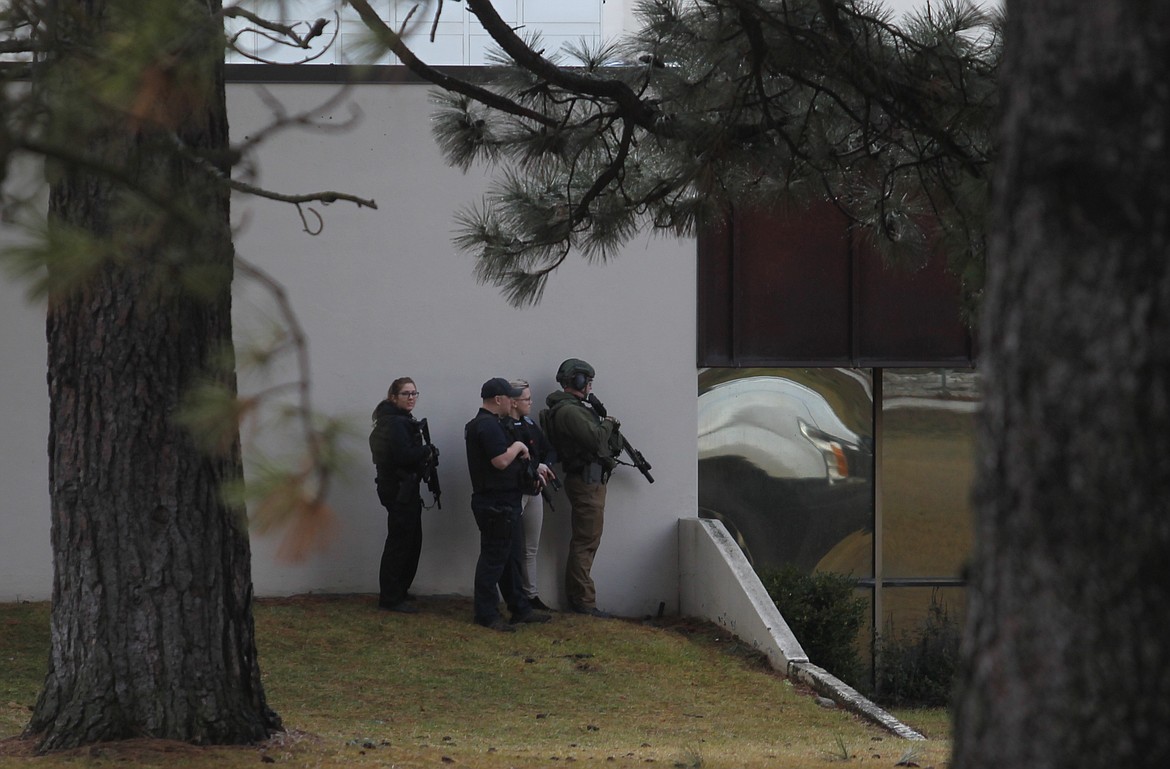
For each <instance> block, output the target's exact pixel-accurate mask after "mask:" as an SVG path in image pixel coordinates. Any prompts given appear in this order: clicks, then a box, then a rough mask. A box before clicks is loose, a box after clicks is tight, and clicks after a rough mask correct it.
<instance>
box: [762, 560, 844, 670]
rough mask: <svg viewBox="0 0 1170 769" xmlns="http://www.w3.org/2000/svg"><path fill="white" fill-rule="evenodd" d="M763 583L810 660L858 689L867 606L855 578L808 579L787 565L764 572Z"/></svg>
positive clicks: (822, 574)
mask: <svg viewBox="0 0 1170 769" xmlns="http://www.w3.org/2000/svg"><path fill="white" fill-rule="evenodd" d="M760 579H761V581H762V582H763V583H764V588H765V589H766V590H767V591H768V595H769V597H771V599H772V601H773V602H774V603H775V604H776V608H777V609H779V610H780V613H781V614H782V615H784V619H785V621H787V622H788V627H789V628H791V629H792V632H793V633H794V634H795V635H796V639H797V640H798V641H800V645H801V646H802V647H804V650H805V652H806V653H807V654H808V658H809V661H811V662H812V663H813V664H814V665H819V666H821V667H823V668H824V669H825V670H827V671H829V672H830V673H832V674H833V675H835V676H837V677H838V678H840V679H841V680H842V681H845V682H846V683H849V684H852V685H855V686H856V684H857V679H858V678H859V677H860V675H861V670H862V665H861V657H860V656H859V654H858V651H857V634H858V632H859V631H860V630H861V626H862V623H863V622H864V621H865V611H866V607H867V603H866V601H865V599H864V598H861V597H859V596H858V595H857V594H856V592H855V590H856V587H857V585H856V581H855V580H854V579H853V577H850V576H847V575H845V574H832V573H829V572H817V573H814V574H804V573H802V572H801V571H799V570H798V569H797V568H796V567H794V566H785V567H783V568H781V569H777V570H774V571H767V572H764V573H762V574H761V575H760Z"/></svg>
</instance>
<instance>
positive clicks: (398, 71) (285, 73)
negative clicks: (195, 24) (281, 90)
mask: <svg viewBox="0 0 1170 769" xmlns="http://www.w3.org/2000/svg"><path fill="white" fill-rule="evenodd" d="M435 69H436V70H438V71H439V72H442V73H444V74H447V75H452V76H454V77H458V78H460V79H462V80H470V81H472V82H475V81H482V80H484V79H486V78H487V77H488V73H489V72H490V71H491V70H492V69H494V68H493V67H463V66H460V67H435ZM224 76H225V78H226V80H227V82H228V83H426V82H427V81H426V80H424V79H423V78H421V77H419V76H418V75H416V74H414V73H413V72H411V71H410V70H409V69H407V68H406V67H404V66H402V65H400V64H395V65H390V64H378V65H364V64H363V65H359V64H225V65H224Z"/></svg>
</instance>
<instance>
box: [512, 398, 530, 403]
mask: <svg viewBox="0 0 1170 769" xmlns="http://www.w3.org/2000/svg"><path fill="white" fill-rule="evenodd" d="M512 400H514V401H520V402H521V403H532V399H531V398H513V399H512Z"/></svg>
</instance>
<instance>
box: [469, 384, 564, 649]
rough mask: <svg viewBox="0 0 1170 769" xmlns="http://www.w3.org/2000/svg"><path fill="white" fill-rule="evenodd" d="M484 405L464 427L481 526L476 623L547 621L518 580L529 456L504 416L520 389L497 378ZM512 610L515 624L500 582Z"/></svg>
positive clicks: (500, 625) (497, 625)
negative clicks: (507, 616)
mask: <svg viewBox="0 0 1170 769" xmlns="http://www.w3.org/2000/svg"><path fill="white" fill-rule="evenodd" d="M479 394H480V398H482V399H483V405H482V406H481V407H480V409H479V411H478V412H477V413H476V415H475V418H474V419H472V420H471V421H470V422H468V423H467V424H466V425H465V426H464V428H463V437H464V440H465V442H466V444H467V469H468V472H469V473H470V474H471V489H472V493H471V512H472V513H473V514H474V515H475V523H476V526H478V527H479V560H478V561H477V562H476V564H475V592H474V596H475V597H474V607H475V608H474V611H475V621H476V623H478V624H480V625H483V626H484V627H487V628H491V629H492V630H499V631H504V632H511V631H514V630H515V629H516V628H515V627H514V624H517V623H528V622H547V621H548V620H549V619H550V617H549V615H548V614H542V613H538V612H535V611H533V609H532V607H531V605H529V603H528V599H527V598H525V597H524V593H523V591H522V590H521V585H520V561H521V559H522V558H523V557H524V530H523V529H522V528H521V525H520V510H521V500H522V497H523V492H522V491H521V479H522V463H521V462H518V461H517V460H523V461H524V462H526V461H527V460H528V447H527V446H526V445H525V444H524V442H523V441H518V440H511V439H509V437H508V434H507V432H506V430H505V426H504V423H503V421H502V420H503V419H505V418H508V417H509V414H510V413H511V410H512V400H513V399H514V398H517V397H519V396H520V394H521V391H520V390H518V389H516V388H514V387H512V386H511V385H510V384H509V383H508V380H506V379H504V378H502V377H495V378H493V379H489V380H488V381H486V382H484V383H483V387H481V388H480V393H479ZM497 585H498V586H499V589H500V593H502V594H503V596H504V602H505V603H506V604H507V606H508V609H509V610H510V611H511V615H512V616H511V624H509V623H508V622H506V621H505V620H504V618H503V617H501V616H500V611H499V598H498V595H499V594H498V593H497V592H496V586H497Z"/></svg>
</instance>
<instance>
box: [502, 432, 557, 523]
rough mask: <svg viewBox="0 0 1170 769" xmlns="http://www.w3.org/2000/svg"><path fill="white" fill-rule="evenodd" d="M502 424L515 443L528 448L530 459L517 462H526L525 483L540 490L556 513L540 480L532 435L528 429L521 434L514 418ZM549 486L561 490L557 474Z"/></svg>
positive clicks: (550, 508)
mask: <svg viewBox="0 0 1170 769" xmlns="http://www.w3.org/2000/svg"><path fill="white" fill-rule="evenodd" d="M500 422H501V424H503V425H504V432H506V433H507V434H508V437H509V438H511V439H512V440H514V441H520V442H521V443H523V444H524V445H525V446H528V459H527V460H522V459H517V460H516V461H517V462H524V467H523V470H522V472H523V473H524V479H523V480H524V483H525V484H527V485H528V486H529V487H531V488H533V489H540V496H541V497H543V498H544V501H545V502H547V503H548V509H549V510H551V511H553V512H554V513H555V512H556V510H557V509H556V508H555V507H553V503H552V497H550V496H549V495H548V491H547V490H546V489H545V484H544V483H543V482H542V481H541V479H540V460H539V459H538V458H537V456H536V454H535V453H533V451H532V448H533V447H532V444H531V443H530V439H531V433H529V432H528V431H527V429H526V430H525V431H524V433H523V434H521V432H520V429H519V428H518V426H517V425H516V420H514V419H512V417H504V418H503V419H502V420H500ZM549 485H551V486H552V487H553V490H554V491H555V490H558V489H560V488H561V482H560V481H559V480H557V477H556V474H554V475H553V477H552V481H551V482H550V484H549Z"/></svg>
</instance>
